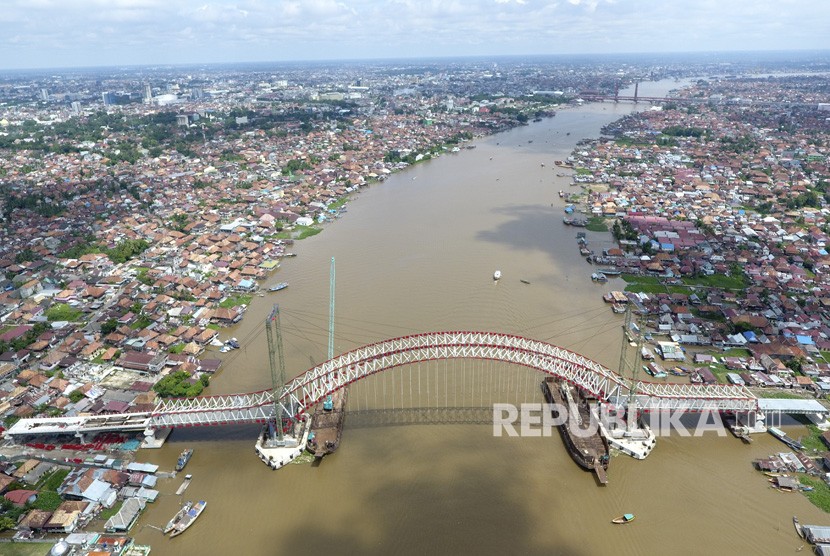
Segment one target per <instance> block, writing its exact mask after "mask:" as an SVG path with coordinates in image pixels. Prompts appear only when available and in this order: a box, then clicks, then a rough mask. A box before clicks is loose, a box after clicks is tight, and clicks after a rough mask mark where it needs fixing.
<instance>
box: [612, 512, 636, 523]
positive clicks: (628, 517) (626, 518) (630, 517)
mask: <svg viewBox="0 0 830 556" xmlns="http://www.w3.org/2000/svg"><path fill="white" fill-rule="evenodd" d="M632 521H634V514H622V515H621V516H620V517H615V518H614V519H612V520H611V523H616V524H618V525H619V524H622V523H631V522H632Z"/></svg>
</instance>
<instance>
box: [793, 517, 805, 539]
mask: <svg viewBox="0 0 830 556" xmlns="http://www.w3.org/2000/svg"><path fill="white" fill-rule="evenodd" d="M793 526H794V527H795V532H796V533H797V534H798V536H799V537H801V538H802V539H803V538H804V529H803V528H802V527H801V524H800V523H799V522H798V517H796V516H793Z"/></svg>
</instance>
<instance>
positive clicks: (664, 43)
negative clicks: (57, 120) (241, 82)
mask: <svg viewBox="0 0 830 556" xmlns="http://www.w3.org/2000/svg"><path fill="white" fill-rule="evenodd" d="M3 3H4V7H3V9H2V10H0V68H1V67H21V66H26V65H35V66H47V65H51V64H53V63H55V61H56V59H55V54H56V53H57V54H59V53H67V55H69V54H72V58H71V59H72V61H73V62H72V63H75V64H76V65H87V64H89V65H95V64H104V63H164V62H169V63H184V62H189V61H199V62H207V61H212V60H217V61H246V60H265V59H269V58H273V59H288V58H294V59H297V58H299V59H309V58H350V57H399V56H422V55H445V56H449V55H475V54H482V55H496V54H557V53H582V52H585V53H590V52H635V51H651V50H656V51H682V50H730V49H740V50H747V49H766V50H770V49H788V48H830V33H828V32H827V30H828V28H827V21H830V2H828V1H827V0H777V1H776V0H636V1H634V0H626V1H621V0H567V1H562V0H4V2H3ZM182 43H186V45H185V47H183V44H182ZM119 60H121V61H120V62H119Z"/></svg>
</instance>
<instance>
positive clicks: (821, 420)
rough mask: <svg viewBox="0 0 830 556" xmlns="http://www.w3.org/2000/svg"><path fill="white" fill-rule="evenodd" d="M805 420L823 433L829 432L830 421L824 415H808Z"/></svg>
mask: <svg viewBox="0 0 830 556" xmlns="http://www.w3.org/2000/svg"><path fill="white" fill-rule="evenodd" d="M807 418H808V419H809V420H810V421H812V422H813V423H815V425H816V426H817V427H818V428H820V429H821V430H823V431H826V430H830V421H828V420H827V414H826V413H808V414H807Z"/></svg>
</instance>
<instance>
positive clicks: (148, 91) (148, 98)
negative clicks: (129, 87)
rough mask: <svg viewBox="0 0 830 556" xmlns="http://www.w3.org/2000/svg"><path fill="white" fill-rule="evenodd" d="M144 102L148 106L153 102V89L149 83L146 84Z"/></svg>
mask: <svg viewBox="0 0 830 556" xmlns="http://www.w3.org/2000/svg"><path fill="white" fill-rule="evenodd" d="M144 102H146V103H147V104H150V103H151V102H153V88H152V87H150V84H149V83H145V84H144Z"/></svg>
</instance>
